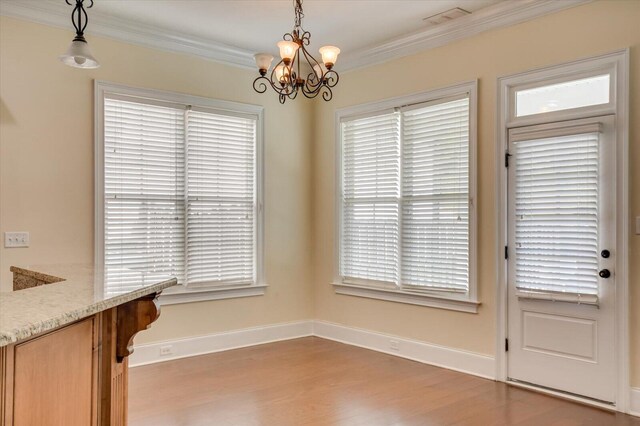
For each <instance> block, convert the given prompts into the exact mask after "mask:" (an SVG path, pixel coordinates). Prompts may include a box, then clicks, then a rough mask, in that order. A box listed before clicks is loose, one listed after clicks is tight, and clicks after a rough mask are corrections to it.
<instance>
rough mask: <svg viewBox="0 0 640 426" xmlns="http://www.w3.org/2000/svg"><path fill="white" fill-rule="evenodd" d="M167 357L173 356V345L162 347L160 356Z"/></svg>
mask: <svg viewBox="0 0 640 426" xmlns="http://www.w3.org/2000/svg"><path fill="white" fill-rule="evenodd" d="M167 355H173V346H172V345H166V346H160V356H167Z"/></svg>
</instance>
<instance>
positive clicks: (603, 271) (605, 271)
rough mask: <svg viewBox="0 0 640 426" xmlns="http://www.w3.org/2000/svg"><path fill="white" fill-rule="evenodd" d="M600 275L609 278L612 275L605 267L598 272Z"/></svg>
mask: <svg viewBox="0 0 640 426" xmlns="http://www.w3.org/2000/svg"><path fill="white" fill-rule="evenodd" d="M598 275H600V278H609V277H610V276H611V272H609V270H608V269H603V270H602V271H600V272H598Z"/></svg>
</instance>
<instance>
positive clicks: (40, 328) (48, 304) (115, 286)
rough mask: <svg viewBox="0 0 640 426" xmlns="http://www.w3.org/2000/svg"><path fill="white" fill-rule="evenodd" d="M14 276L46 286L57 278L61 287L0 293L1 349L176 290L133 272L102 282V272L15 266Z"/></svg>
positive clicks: (169, 282)
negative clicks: (101, 313) (149, 295)
mask: <svg viewBox="0 0 640 426" xmlns="http://www.w3.org/2000/svg"><path fill="white" fill-rule="evenodd" d="M12 271H13V272H14V273H18V274H20V275H22V276H27V277H29V276H31V277H35V278H38V279H45V281H47V280H49V278H51V277H53V278H56V277H59V278H60V279H61V281H58V282H53V283H46V284H45V285H39V286H37V287H33V288H26V289H22V290H19V291H13V292H0V347H2V346H6V345H9V344H11V343H15V342H18V341H21V340H24V339H27V338H29V337H32V336H35V335H37V334H40V333H43V332H46V331H50V330H53V329H56V328H58V327H61V326H63V325H66V324H69V323H72V322H74V321H77V320H80V319H83V318H86V317H89V316H91V315H93V314H96V313H98V312H102V311H104V310H107V309H110V308H113V307H115V306H118V305H121V304H124V303H126V302H129V301H131V300H134V299H137V298H140V297H142V296H146V295H148V294H152V293H158V292H160V291H162V290H163V289H165V288H167V287H171V286H173V285H175V284H176V279H175V278H172V277H169V276H165V275H160V274H154V273H148V272H137V271H131V270H126V271H125V270H123V271H122V272H121V273H118V271H115V272H114V271H110V273H109V277H108V278H105V274H104V272H103V271H100V270H96V269H95V268H93V266H91V265H50V266H34V267H31V266H30V267H24V268H23V267H15V266H14V267H12ZM112 277H113V278H112Z"/></svg>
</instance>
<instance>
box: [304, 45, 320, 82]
mask: <svg viewBox="0 0 640 426" xmlns="http://www.w3.org/2000/svg"><path fill="white" fill-rule="evenodd" d="M302 53H303V54H304V57H305V59H306V60H307V63H308V64H309V66H310V67H311V72H310V73H309V78H307V85H309V86H313V87H317V86H319V85H320V84H321V83H322V82H323V81H324V72H323V71H322V66H321V65H320V62H318V60H317V59H316V58H314V57H313V55H311V54H310V53H309V52H307V49H304V48H303V49H302ZM312 61H313V62H315V64H316V65H317V66H318V68H319V69H320V72H321V73H322V75H320V76H318V75H317V74H316V71H315V68H314V65H313V63H312ZM311 77H313V78H311ZM316 79H317V80H318V82H317V83H314V82H313V81H314V80H316Z"/></svg>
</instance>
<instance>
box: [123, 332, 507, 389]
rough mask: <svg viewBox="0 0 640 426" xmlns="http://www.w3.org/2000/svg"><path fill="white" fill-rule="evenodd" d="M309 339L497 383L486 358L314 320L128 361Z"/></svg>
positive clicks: (198, 340)
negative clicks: (445, 369) (334, 343)
mask: <svg viewBox="0 0 640 426" xmlns="http://www.w3.org/2000/svg"><path fill="white" fill-rule="evenodd" d="M306 336H318V337H322V338H325V339H329V340H335V341H337V342H341V343H346V344H348V345H353V346H359V347H362V348H366V349H371V350H374V351H377V352H383V353H386V354H390V355H395V356H399V357H402V358H407V359H411V360H414V361H418V362H422V363H425V364H431V365H435V366H438V367H443V368H448V369H450V370H456V371H460V372H462V373H468V374H473V375H475V376H480V377H485V378H488V379H494V372H495V360H494V358H493V357H490V356H487V355H481V354H477V353H473V352H468V351H463V350H460V349H452V348H448V347H444V346H438V345H433V344H430V343H424V342H420V341H418V340H411V339H406V338H402V337H398V336H390V335H387V334H382V333H377V332H374V331H369V330H362V329H358V328H353V327H346V326H343V325H338V324H333V323H329V322H325V321H313V320H309V321H298V322H290V323H283V324H273V325H267V326H262V327H253V328H246V329H242V330H233V331H227V332H223V333H214V334H209V335H206V336H198V337H189V338H186V339H177V340H167V341H163V342H155V343H150V344H146V345H137V346H135V347H134V352H133V354H131V356H130V357H129V365H130V366H131V367H137V366H140V365H146V364H153V363H156V362H163V361H170V360H174V359H179V358H187V357H191V356H197V355H204V354H208V353H213V352H220V351H226V350H230V349H238V348H244V347H247V346H254V345H261V344H264V343H271V342H277V341H281V340H289V339H297V338H299V337H306ZM390 341H395V342H397V347H398V350H393V349H391V348H390V346H389V345H390ZM166 347H170V350H171V353H170V354H167V355H160V352H161V349H162V348H166Z"/></svg>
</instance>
